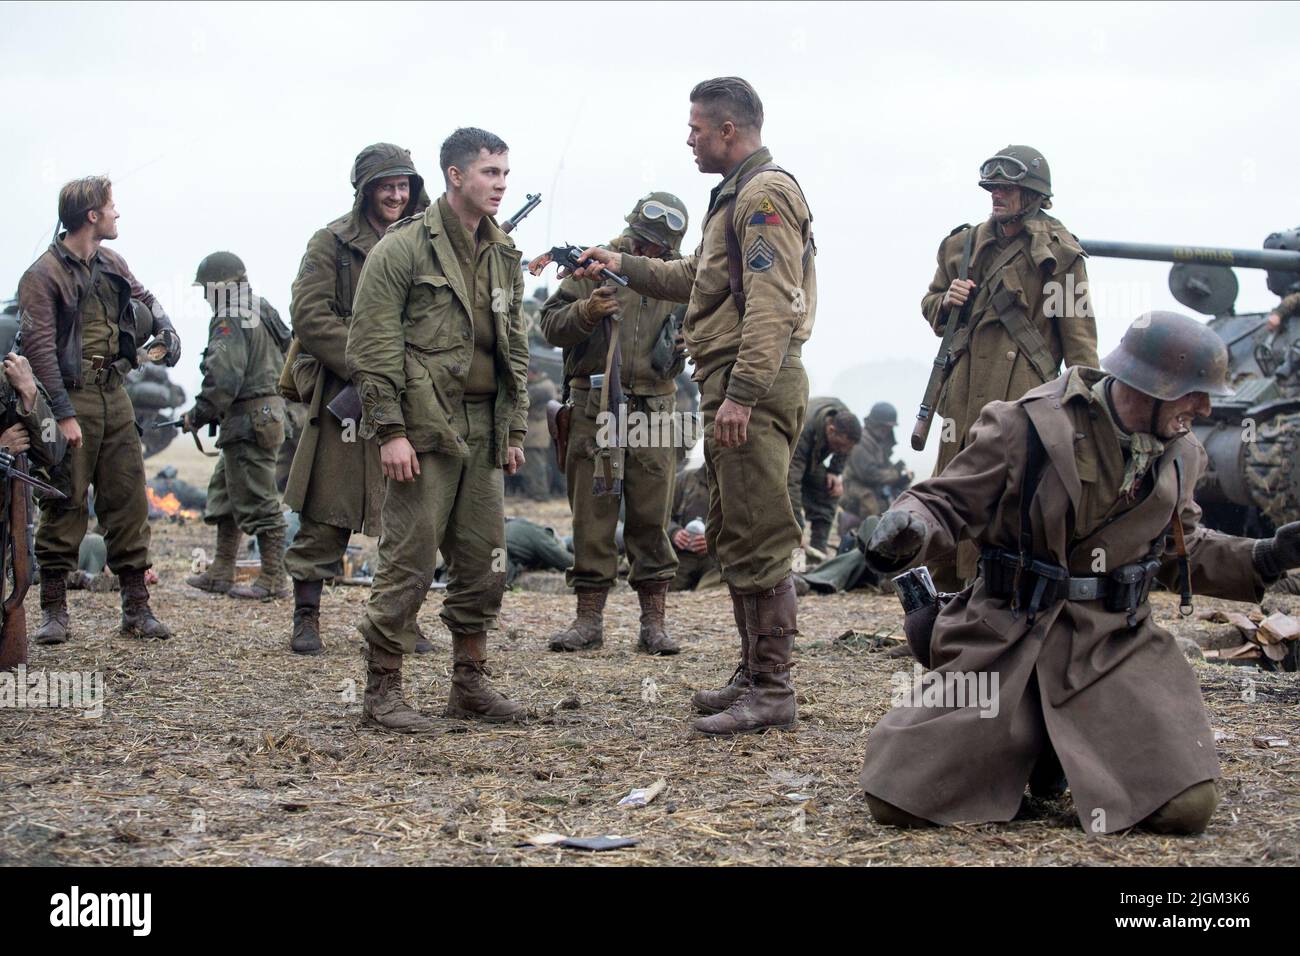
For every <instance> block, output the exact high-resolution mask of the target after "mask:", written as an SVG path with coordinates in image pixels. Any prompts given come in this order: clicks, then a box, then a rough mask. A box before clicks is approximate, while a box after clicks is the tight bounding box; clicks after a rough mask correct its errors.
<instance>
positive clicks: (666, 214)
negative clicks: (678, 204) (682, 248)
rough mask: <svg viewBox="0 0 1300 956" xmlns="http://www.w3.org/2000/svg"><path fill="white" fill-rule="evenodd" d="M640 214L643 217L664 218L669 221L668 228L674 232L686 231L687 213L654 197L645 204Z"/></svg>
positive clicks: (651, 218)
mask: <svg viewBox="0 0 1300 956" xmlns="http://www.w3.org/2000/svg"><path fill="white" fill-rule="evenodd" d="M639 215H640V216H641V218H642V219H649V220H655V219H662V220H664V222H666V223H668V228H669V229H671V230H672V231H673V232H685V231H686V213H684V212H682V211H681V210H680V209H674V208H673V207H672V206H665V205H664V204H663V203H661V202H658V201H657V200H654V199H652V200H650V201H649V202H647V203H646V204H645V205H643V206H642V207H641V212H640V213H639Z"/></svg>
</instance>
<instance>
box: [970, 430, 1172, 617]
mask: <svg viewBox="0 0 1300 956" xmlns="http://www.w3.org/2000/svg"><path fill="white" fill-rule="evenodd" d="M1046 458H1047V452H1046V449H1044V448H1043V442H1042V439H1041V438H1039V436H1038V431H1037V429H1035V428H1034V426H1033V423H1032V422H1030V423H1029V456H1028V460H1027V463H1026V466H1025V476H1024V481H1023V483H1022V485H1021V489H1020V550H1019V551H1008V550H1006V549H1005V548H994V547H985V548H982V549H981V550H980V561H979V576H980V577H981V578H983V580H984V589H985V590H986V591H987V592H988V593H989V595H990V596H991V597H995V598H998V599H999V600H1004V601H1008V602H1009V603H1010V604H1011V611H1012V614H1013V615H1019V613H1020V611H1021V610H1022V609H1023V610H1025V611H1026V613H1027V614H1028V619H1029V622H1030V623H1031V624H1032V623H1033V622H1034V618H1035V616H1036V615H1037V614H1038V612H1039V611H1040V610H1042V609H1044V608H1046V607H1050V606H1051V605H1052V604H1055V603H1056V602H1058V601H1102V602H1104V606H1105V608H1106V610H1107V611H1110V612H1112V613H1122V614H1127V615H1128V626H1129V627H1134V626H1135V625H1136V624H1137V612H1138V610H1139V609H1140V608H1141V607H1142V606H1143V605H1144V604H1146V602H1147V598H1148V596H1149V595H1150V593H1151V585H1152V584H1153V583H1154V581H1155V579H1156V575H1157V574H1159V572H1160V569H1161V567H1162V566H1163V561H1162V560H1161V559H1160V551H1162V550H1163V549H1162V547H1161V546H1160V545H1159V544H1157V549H1159V550H1153V552H1152V553H1151V554H1149V555H1148V556H1147V557H1146V558H1145V559H1143V560H1142V561H1138V562H1135V563H1132V564H1124V565H1121V566H1120V567H1118V568H1115V569H1114V570H1113V571H1111V572H1109V573H1108V574H1104V575H1087V576H1082V577H1071V576H1070V571H1069V569H1068V568H1064V567H1062V566H1060V565H1058V564H1054V563H1052V562H1050V561H1042V560H1039V559H1037V558H1035V557H1034V556H1033V533H1032V528H1031V526H1030V522H1029V506H1030V503H1031V501H1032V500H1033V496H1034V491H1035V490H1036V489H1037V487H1038V479H1039V478H1040V476H1041V475H1042V469H1043V464H1044V463H1045V461H1046ZM1174 467H1175V469H1176V471H1177V474H1178V495H1177V498H1176V499H1175V504H1174V514H1173V517H1172V519H1171V521H1170V524H1171V526H1172V528H1173V533H1174V540H1175V544H1176V546H1177V549H1178V562H1179V571H1180V575H1179V576H1180V582H1181V591H1182V603H1181V606H1180V611H1181V613H1183V614H1188V613H1190V612H1191V601H1192V595H1191V586H1190V582H1191V577H1190V574H1189V567H1188V563H1187V550H1186V546H1185V543H1184V540H1183V526H1182V521H1181V519H1180V517H1179V515H1178V510H1177V509H1178V502H1180V501H1181V500H1182V462H1181V461H1179V460H1175V461H1174ZM1163 540H1164V535H1161V537H1160V541H1161V542H1163Z"/></svg>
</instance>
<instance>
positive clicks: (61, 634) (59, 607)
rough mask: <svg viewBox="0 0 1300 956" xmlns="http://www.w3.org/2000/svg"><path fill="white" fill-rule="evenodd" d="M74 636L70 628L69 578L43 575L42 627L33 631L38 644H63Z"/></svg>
mask: <svg viewBox="0 0 1300 956" xmlns="http://www.w3.org/2000/svg"><path fill="white" fill-rule="evenodd" d="M71 636H72V631H71V629H70V628H69V627H68V578H67V576H66V575H63V574H42V575H41V626H40V627H38V628H37V629H36V630H34V631H32V641H34V642H35V643H37V644H62V643H63V642H64V641H66V640H67V639H68V638H69V637H71Z"/></svg>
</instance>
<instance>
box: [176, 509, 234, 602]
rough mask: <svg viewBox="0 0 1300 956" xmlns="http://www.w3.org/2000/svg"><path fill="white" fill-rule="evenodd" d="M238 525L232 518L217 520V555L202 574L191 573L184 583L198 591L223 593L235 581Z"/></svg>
mask: <svg viewBox="0 0 1300 956" xmlns="http://www.w3.org/2000/svg"><path fill="white" fill-rule="evenodd" d="M241 537H243V536H242V535H241V534H240V533H239V525H237V524H235V519H234V518H222V519H221V520H220V521H218V522H217V556H216V558H215V559H213V561H212V563H211V564H209V565H208V567H207V570H205V571H204V572H203V573H202V574H191V575H190V576H189V577H188V578H186V579H185V583H186V584H188V585H189V586H190V587H192V588H198V589H199V590H200V591H212V592H213V593H216V594H225V593H226V592H227V591H229V590H230V589H231V587H233V586H234V583H235V558H236V556H237V555H238V554H239V539H240V538H241Z"/></svg>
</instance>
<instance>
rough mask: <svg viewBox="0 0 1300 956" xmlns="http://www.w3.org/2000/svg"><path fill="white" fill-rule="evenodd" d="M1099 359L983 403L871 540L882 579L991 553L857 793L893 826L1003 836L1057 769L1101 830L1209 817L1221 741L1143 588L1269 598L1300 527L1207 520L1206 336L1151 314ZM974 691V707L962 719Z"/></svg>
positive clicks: (958, 599)
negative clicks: (1207, 523) (1203, 502)
mask: <svg viewBox="0 0 1300 956" xmlns="http://www.w3.org/2000/svg"><path fill="white" fill-rule="evenodd" d="M1101 364H1102V368H1103V369H1105V370H1106V371H1105V372H1102V371H1097V370H1095V369H1089V368H1083V367H1074V368H1070V369H1067V371H1066V373H1065V374H1064V375H1063V376H1062V377H1061V378H1059V379H1056V380H1055V381H1052V382H1049V383H1047V384H1045V385H1041V386H1039V387H1038V388H1035V389H1033V390H1032V391H1030V392H1029V393H1028V394H1027V395H1025V396H1024V397H1023V398H1021V399H1020V400H1019V401H1016V402H1011V403H1008V402H992V403H990V404H989V405H988V406H987V407H986V408H985V409H984V411H983V413H982V414H981V416H980V419H979V421H978V423H977V424H976V425H975V428H974V429H973V431H972V434H971V441H970V442H969V444H968V445H967V447H966V448H965V449H964V450H963V451H962V452H961V454H959V455H958V456H957V457H956V458H955V459H953V461H952V463H951V464H950V465H949V466H948V467H947V468H946V469H944V471H943V473H942V474H941V475H939V476H937V477H935V478H931V479H929V480H927V481H924V482H922V483H920V484H919V485H917V486H916V487H915V488H912V489H911V490H910V491H908V492H906V493H904V494H903V495H902V496H900V498H899V499H898V501H897V502H895V504H894V506H893V508H891V509H890V511H889V512H887V513H886V514H885V516H884V517H883V518H882V519H881V521H880V524H879V525H878V526H877V528H876V530H875V532H874V533H873V534H872V536H871V538H870V539H869V541H868V543H867V546H866V551H867V557H868V559H869V561H870V562H871V563H872V564H873V565H875V566H876V568H877V569H879V570H881V571H885V572H897V571H900V570H901V569H903V568H904V567H907V566H909V565H913V564H916V563H918V562H921V561H925V560H929V559H931V558H933V557H941V556H943V555H944V554H947V553H950V552H951V551H952V550H953V548H955V547H956V545H957V542H958V541H959V540H961V539H963V538H969V539H970V540H972V541H974V542H975V543H976V544H978V545H979V546H980V549H981V559H980V574H979V576H978V577H977V578H976V579H975V581H974V583H973V584H972V585H971V586H969V587H968V588H966V589H965V590H963V591H962V592H960V593H959V594H957V595H956V596H954V597H953V598H952V599H951V600H950V601H948V603H947V604H945V605H944V606H943V608H942V610H941V611H940V612H939V614H938V617H937V619H936V621H935V623H934V628H933V633H932V635H931V636H930V639H929V642H928V651H929V657H930V661H929V662H928V664H929V666H930V667H931V668H932V672H931V673H929V674H925V675H923V676H921V677H920V678H919V680H918V683H919V684H921V685H928V689H927V690H926V692H925V696H924V698H923V700H924V705H923V706H899V707H895V708H894V709H893V710H891V711H890V712H889V713H888V714H886V715H885V717H884V718H883V719H882V720H881V721H880V723H879V724H877V725H876V727H875V728H874V729H873V730H872V732H871V737H870V739H869V741H868V744H867V751H866V761H865V763H864V765H863V768H862V776H861V782H862V787H863V789H864V790H865V791H866V794H867V803H868V806H869V807H870V808H871V812H872V815H873V816H874V817H875V818H876V819H877V820H878V821H880V822H882V823H887V824H893V825H899V826H914V825H923V824H926V823H941V824H950V823H980V822H996V821H1007V820H1010V819H1012V818H1013V817H1014V816H1015V815H1016V812H1017V810H1018V809H1019V807H1020V803H1021V798H1022V796H1023V794H1024V790H1025V785H1026V783H1029V786H1030V791H1031V792H1032V793H1040V794H1041V793H1043V792H1051V791H1052V790H1057V791H1058V792H1059V788H1060V786H1061V784H1062V783H1063V781H1062V780H1061V775H1062V774H1061V771H1062V770H1063V771H1064V777H1065V781H1068V784H1069V787H1070V790H1071V792H1072V795H1073V798H1074V804H1075V808H1076V811H1077V813H1078V817H1079V820H1080V822H1081V823H1082V824H1083V826H1084V827H1085V828H1086V829H1087V830H1089V831H1090V832H1094V833H1111V832H1114V831H1117V830H1123V829H1125V828H1128V827H1132V826H1134V825H1136V824H1142V825H1144V826H1147V827H1150V828H1152V829H1155V830H1158V831H1160V832H1166V833H1199V832H1201V831H1202V830H1204V829H1205V827H1206V825H1207V824H1208V823H1209V820H1210V816H1211V814H1212V813H1213V812H1214V808H1215V806H1216V804H1217V803H1218V797H1217V795H1216V793H1215V788H1214V780H1215V778H1217V777H1218V776H1219V762H1218V758H1217V757H1216V755H1215V749H1214V734H1213V733H1212V731H1211V730H1210V724H1209V721H1208V719H1207V717H1206V713H1205V707H1204V705H1203V703H1202V701H1201V695H1200V689H1199V687H1198V685H1197V680H1196V677H1195V676H1194V675H1193V673H1192V671H1191V668H1190V667H1189V666H1188V664H1187V662H1186V660H1185V659H1184V658H1183V656H1182V654H1181V652H1180V651H1179V649H1178V647H1177V646H1176V645H1175V643H1174V640H1173V638H1172V637H1171V636H1170V634H1169V633H1168V632H1167V631H1164V630H1163V629H1161V628H1159V627H1157V626H1156V624H1155V622H1154V621H1153V620H1152V619H1151V607H1150V605H1149V604H1148V602H1147V591H1148V589H1149V588H1150V586H1151V583H1152V581H1153V579H1159V580H1160V581H1162V582H1163V583H1165V584H1166V585H1168V586H1170V587H1172V588H1179V589H1180V590H1181V592H1182V595H1183V597H1182V604H1183V605H1184V607H1186V609H1187V611H1188V612H1190V604H1191V600H1192V598H1191V591H1192V590H1193V589H1194V590H1197V591H1200V592H1202V593H1205V594H1208V595H1211V596H1214V597H1221V598H1227V599H1229V600H1239V601H1258V600H1259V599H1260V597H1261V596H1262V595H1263V593H1264V587H1265V586H1266V585H1267V584H1268V583H1269V582H1270V581H1272V580H1275V579H1276V578H1277V577H1278V576H1280V575H1281V574H1282V572H1283V571H1284V570H1285V569H1288V568H1294V567H1297V566H1300V523H1293V524H1288V525H1285V526H1283V527H1282V528H1280V529H1279V530H1278V533H1277V535H1276V536H1275V537H1274V538H1270V539H1266V540H1258V541H1257V540H1252V539H1248V538H1238V537H1232V536H1228V535H1224V534H1220V533H1218V532H1214V531H1210V530H1207V529H1205V528H1202V527H1198V522H1199V518H1200V513H1201V511H1200V508H1199V507H1198V506H1197V505H1196V503H1195V502H1194V501H1193V499H1192V492H1193V489H1195V487H1196V482H1197V479H1198V478H1199V477H1200V476H1201V474H1202V473H1203V472H1204V470H1205V466H1206V454H1205V450H1204V448H1202V447H1201V444H1200V442H1199V441H1197V439H1196V438H1195V436H1193V434H1192V432H1191V423H1192V420H1193V419H1194V418H1195V417H1196V416H1198V415H1206V414H1208V413H1209V411H1210V398H1209V396H1210V395H1228V394H1231V393H1232V391H1231V389H1230V388H1229V387H1228V385H1227V383H1226V379H1225V375H1226V372H1227V368H1228V353H1227V349H1226V348H1225V347H1224V345H1223V342H1222V340H1220V339H1219V338H1218V336H1216V335H1215V334H1214V333H1213V332H1212V331H1210V330H1209V329H1208V328H1206V327H1205V326H1203V325H1201V324H1200V323H1199V322H1196V321H1195V320H1193V319H1189V318H1187V317H1186V316H1182V315H1177V314H1175V313H1171V312H1152V313H1148V314H1146V315H1143V316H1141V317H1140V318H1139V319H1138V320H1137V321H1136V322H1135V323H1134V324H1133V325H1132V327H1130V329H1129V330H1128V332H1127V333H1126V334H1125V335H1124V338H1123V340H1122V341H1121V342H1120V345H1119V347H1118V348H1117V349H1116V350H1115V351H1113V352H1112V353H1111V354H1110V355H1108V356H1107V357H1106V358H1105V360H1104V361H1103V362H1102V363H1101ZM1107 373H1109V374H1107ZM1031 562H1032V563H1031ZM922 656H924V653H923V655H922ZM976 685H977V686H978V687H980V688H981V691H980V693H979V697H980V701H979V708H978V709H977V708H976V707H974V706H963V704H969V703H970V700H969V697H970V696H971V695H970V691H971V689H972V687H974V686H976ZM989 685H991V690H992V695H991V697H990V698H989V699H986V695H985V693H984V690H986V689H989ZM934 688H939V689H940V690H942V691H944V693H935V694H934V695H933V696H931V695H930V693H929V691H930V690H933V689H934ZM901 697H902V700H903V701H904V702H908V700H909V697H910V698H911V703H916V702H917V701H916V698H917V697H921V691H920V690H919V689H918V688H917V687H915V686H914V687H913V688H911V691H910V694H909V693H907V692H904V693H902V694H901ZM1058 760H1059V763H1058Z"/></svg>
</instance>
